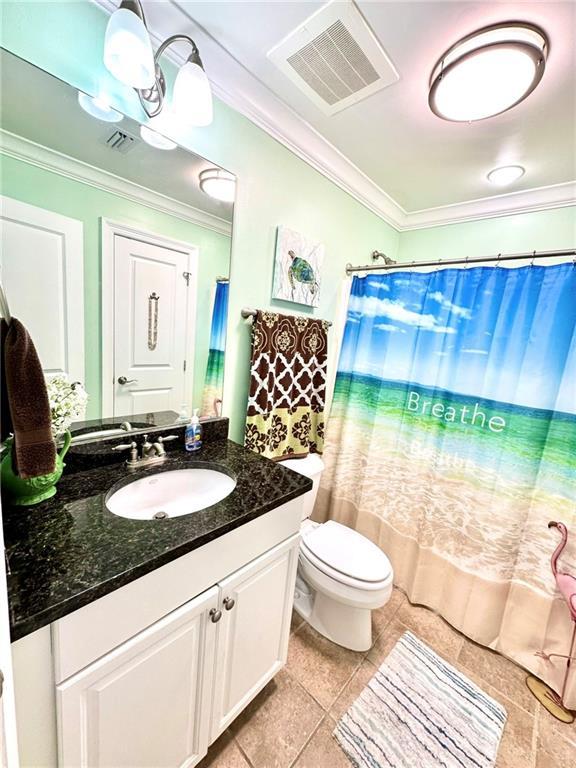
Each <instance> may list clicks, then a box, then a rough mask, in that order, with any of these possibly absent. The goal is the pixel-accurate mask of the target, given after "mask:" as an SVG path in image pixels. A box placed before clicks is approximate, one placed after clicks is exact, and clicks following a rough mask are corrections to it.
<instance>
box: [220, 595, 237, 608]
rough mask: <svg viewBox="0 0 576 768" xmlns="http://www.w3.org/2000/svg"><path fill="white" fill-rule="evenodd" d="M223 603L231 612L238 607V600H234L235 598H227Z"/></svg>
mask: <svg viewBox="0 0 576 768" xmlns="http://www.w3.org/2000/svg"><path fill="white" fill-rule="evenodd" d="M222 603H223V605H224V608H226V610H227V611H231V610H232V608H234V606H235V605H236V600H234V598H233V597H225V598H224V600H222Z"/></svg>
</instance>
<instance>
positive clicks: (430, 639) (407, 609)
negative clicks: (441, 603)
mask: <svg viewBox="0 0 576 768" xmlns="http://www.w3.org/2000/svg"><path fill="white" fill-rule="evenodd" d="M394 618H396V619H398V621H401V622H402V624H405V625H406V626H407V627H408V629H410V630H411V632H413V633H414V634H415V635H416V636H417V637H418V638H420V640H422V641H423V642H424V643H426V644H427V645H429V646H430V647H431V648H432V649H433V650H435V651H436V653H438V654H439V655H440V656H442V658H443V659H446V661H453V660H455V659H456V658H457V657H458V654H459V652H460V649H461V648H462V644H463V642H464V637H463V636H462V635H461V634H460V633H459V632H456V630H455V629H452V627H451V626H450V625H449V624H448V622H446V621H444V619H442V618H441V617H440V616H438V614H436V613H434V612H433V611H430V610H428V608H424V607H422V606H419V605H411V604H410V603H409V602H408V601H406V602H405V603H404V604H403V605H402V606H401V607H400V609H399V610H398V613H397V614H396V616H395V617H394Z"/></svg>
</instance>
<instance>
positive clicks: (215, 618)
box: [210, 608, 222, 624]
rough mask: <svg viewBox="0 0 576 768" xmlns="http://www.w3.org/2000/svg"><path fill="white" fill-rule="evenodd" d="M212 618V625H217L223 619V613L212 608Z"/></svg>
mask: <svg viewBox="0 0 576 768" xmlns="http://www.w3.org/2000/svg"><path fill="white" fill-rule="evenodd" d="M210 618H211V619H212V623H213V624H216V623H217V622H218V621H220V619H221V618H222V611H219V610H218V608H212V609H211V611H210Z"/></svg>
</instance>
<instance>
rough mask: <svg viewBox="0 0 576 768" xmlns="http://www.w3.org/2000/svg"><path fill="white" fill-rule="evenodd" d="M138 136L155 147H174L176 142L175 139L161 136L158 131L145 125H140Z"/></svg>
mask: <svg viewBox="0 0 576 768" xmlns="http://www.w3.org/2000/svg"><path fill="white" fill-rule="evenodd" d="M140 136H141V137H142V138H143V139H144V141H145V142H146V144H150V146H151V147H154V148H155V149H165V150H169V149H176V147H177V146H178V144H176V142H175V141H171V140H170V139H167V138H166V136H162V134H161V133H158V131H153V130H152V128H148V126H147V125H141V126H140Z"/></svg>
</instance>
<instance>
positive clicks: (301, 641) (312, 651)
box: [286, 623, 364, 710]
mask: <svg viewBox="0 0 576 768" xmlns="http://www.w3.org/2000/svg"><path fill="white" fill-rule="evenodd" d="M363 657H364V654H362V653H357V652H356V651H350V650H348V649H347V648H342V647H341V646H340V645H336V644H335V643H332V642H330V640H327V639H326V638H325V637H322V635H320V634H318V632H316V631H315V630H313V629H312V627H310V626H309V625H308V624H306V623H304V624H303V625H302V627H300V629H299V630H298V632H295V633H294V634H293V635H292V636H291V637H290V645H289V646H288V664H287V667H286V669H287V670H288V672H289V673H290V674H291V675H292V676H293V677H295V678H296V680H298V681H299V682H300V683H301V684H302V685H303V686H304V688H305V689H306V690H307V691H308V693H310V694H311V695H312V696H314V698H315V699H316V701H318V702H319V704H320V705H321V706H322V707H323V708H324V709H325V710H328V709H329V708H330V707H331V705H332V704H333V703H334V701H335V700H336V698H337V697H338V695H339V694H340V692H341V691H342V689H343V688H344V686H345V685H346V683H347V682H348V681H349V680H350V678H351V677H352V675H353V674H354V672H355V671H356V669H357V668H358V667H359V666H360V663H361V662H362V659H363Z"/></svg>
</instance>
